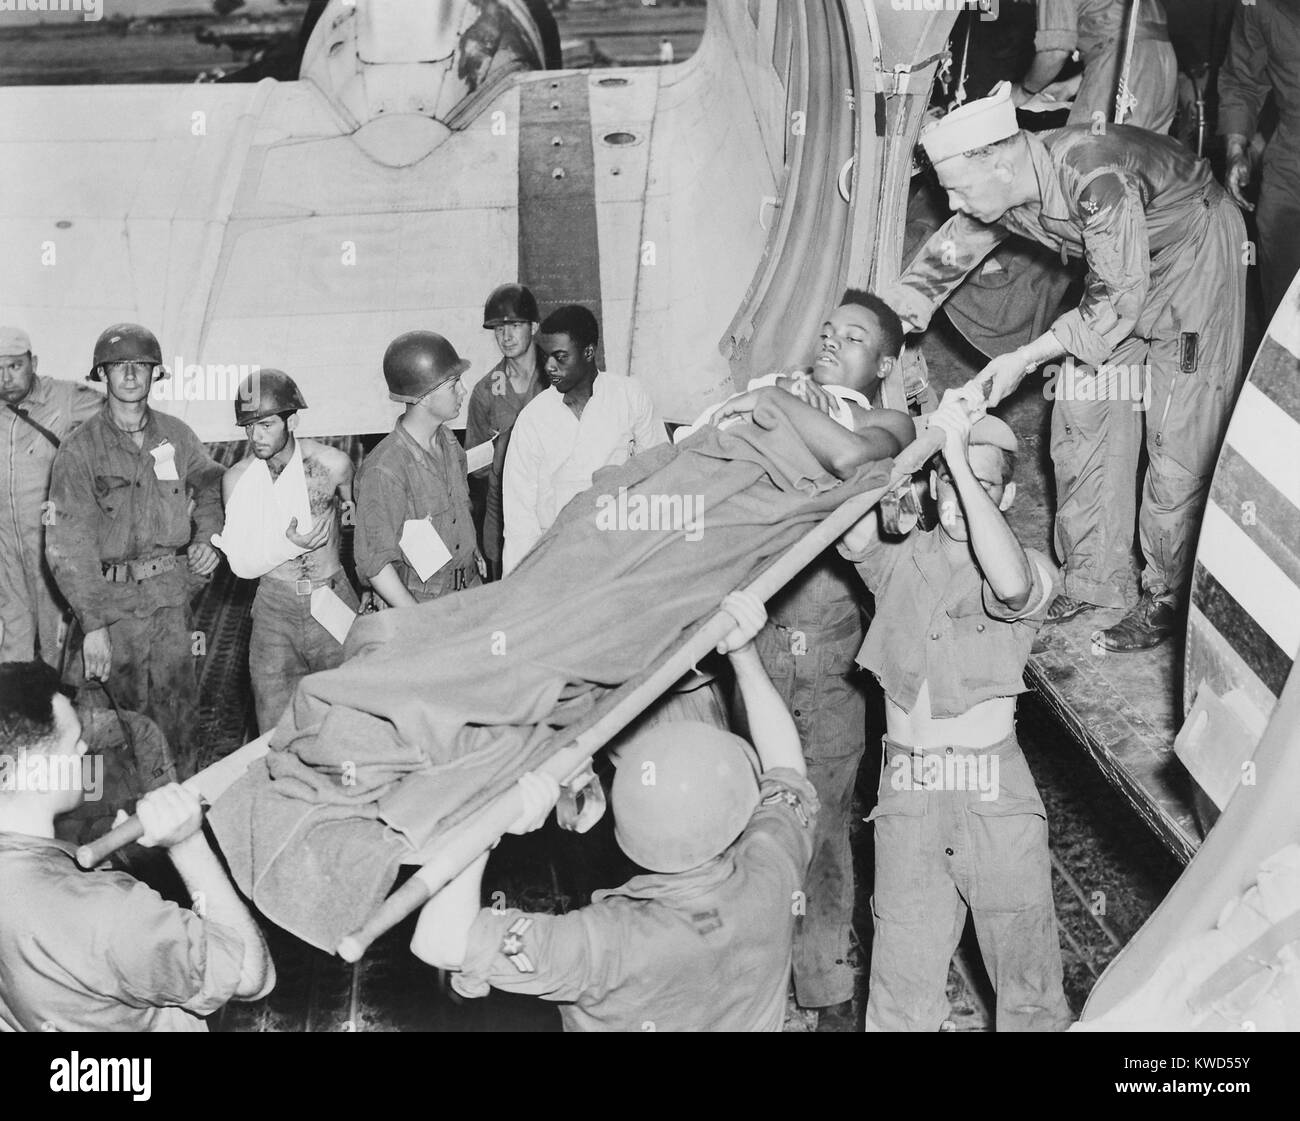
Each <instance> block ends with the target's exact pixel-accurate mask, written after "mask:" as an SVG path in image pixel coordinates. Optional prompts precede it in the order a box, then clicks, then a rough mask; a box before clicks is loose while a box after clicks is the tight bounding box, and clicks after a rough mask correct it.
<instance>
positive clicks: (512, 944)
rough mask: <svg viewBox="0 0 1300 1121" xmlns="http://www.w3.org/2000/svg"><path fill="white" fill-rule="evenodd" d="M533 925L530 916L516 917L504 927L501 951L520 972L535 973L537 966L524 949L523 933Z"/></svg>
mask: <svg viewBox="0 0 1300 1121" xmlns="http://www.w3.org/2000/svg"><path fill="white" fill-rule="evenodd" d="M532 925H533V920H532V919H530V918H518V919H515V921H514V922H512V923H511V924H510V925H509V927H507V928H506V933H505V937H504V938H502V939H501V952H502V953H503V954H505V956H506V958H507V960H508V961H509V962H510V964H511V965H513V966H514V967H515V968H516V969H517V970H519V972H520V973H536V972H537V966H535V965H534V964H533V959H532V958H530V957H529V956H528V954H527V953H526V952H525V950H524V935H525V934H526V933H527V932H528V928H529V927H530V926H532Z"/></svg>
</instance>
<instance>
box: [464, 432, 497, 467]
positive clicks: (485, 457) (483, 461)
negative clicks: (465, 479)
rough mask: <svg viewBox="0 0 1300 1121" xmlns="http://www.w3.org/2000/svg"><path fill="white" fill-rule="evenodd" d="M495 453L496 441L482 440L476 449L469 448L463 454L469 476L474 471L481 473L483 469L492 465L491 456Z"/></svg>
mask: <svg viewBox="0 0 1300 1121" xmlns="http://www.w3.org/2000/svg"><path fill="white" fill-rule="evenodd" d="M495 451H496V440H495V439H491V440H484V441H483V443H481V444H479V445H478V446H477V447H474V448H470V449H469V451H467V452H466V453H465V460H466V462H467V463H468V465H469V466H468V467H467V470H468V471H469V472H470V474H473V473H474V472H475V471H481V470H482V469H483V468H484V467H487V466H489V465H490V464H491V463H492V456H493V454H494V453H495Z"/></svg>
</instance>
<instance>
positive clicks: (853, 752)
mask: <svg viewBox="0 0 1300 1121" xmlns="http://www.w3.org/2000/svg"><path fill="white" fill-rule="evenodd" d="M790 635H791V631H790V629H789V628H786V627H781V626H777V625H774V624H771V623H770V624H769V625H768V626H766V627H764V628H763V630H762V631H760V632H759V635H758V639H757V643H756V645H757V647H758V651H759V654H760V656H761V657H762V659H763V664H764V666H766V667H767V668H768V673H769V675H770V676H771V678H772V684H773V685H775V686H776V689H777V692H778V693H780V694H781V699H782V700H783V701H785V703H786V706H787V707H788V708H789V709H790V715H791V716H793V717H794V722H795V727H796V728H797V729H798V732H799V742H800V743H801V744H802V745H803V749H804V759H805V761H806V763H807V767H808V781H809V782H811V783H812V784H813V789H815V790H816V791H817V800H818V801H819V802H820V803H821V809H820V810H819V811H818V814H817V824H816V826H815V827H814V830H813V855H812V862H811V863H810V864H809V866H808V874H807V876H806V877H805V879H804V896H805V906H806V911H805V913H804V914H803V915H802V916H801V917H800V918H799V919H798V920H797V921H796V923H795V936H794V954H793V959H792V960H793V970H794V991H795V999H796V1000H797V1001H798V1002H799V1004H800V1005H801V1006H802V1007H804V1008H826V1007H829V1006H830V1005H832V1004H839V1003H841V1002H842V1001H846V1000H851V999H852V998H853V989H854V974H853V967H852V965H851V964H850V961H849V950H850V946H851V939H852V934H853V904H854V878H853V848H852V845H851V843H850V836H849V830H850V826H851V823H852V816H853V792H854V786H855V784H856V780H857V775H858V766H859V765H860V764H861V762H862V756H863V754H864V753H865V751H866V722H867V700H866V693H865V691H864V685H865V682H864V677H863V675H862V674H861V673H859V672H857V671H856V670H855V669H854V668H853V661H852V659H853V655H854V654H855V653H856V652H857V647H860V646H861V644H862V634H861V624H860V622H857V621H855V622H854V625H853V627H852V630H851V633H850V634H849V635H848V637H847V640H846V636H845V635H842V634H838V633H836V634H834V635H833V636H830V635H824V634H821V633H819V632H817V631H815V630H813V629H811V628H809V630H808V631H807V632H806V638H807V652H806V653H805V654H803V655H802V656H799V657H791V655H790ZM846 651H847V652H848V655H847V658H846V657H845V652H846Z"/></svg>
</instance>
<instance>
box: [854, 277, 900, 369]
mask: <svg viewBox="0 0 1300 1121" xmlns="http://www.w3.org/2000/svg"><path fill="white" fill-rule="evenodd" d="M845 304H857V305H858V306H859V307H864V308H866V309H867V310H868V311H869V312H871V314H872V315H874V316H875V317H876V322H877V323H879V324H880V334H881V336H882V339H883V342H884V352H885V354H888V355H891V356H897V354H898V352H899V351H900V350H902V349H903V321H902V320H901V319H899V318H898V313H897V312H896V311H894V309H893V308H892V307H890V306H889V305H888V304H887V303H885V301H884V300H882V299H881V298H880V297H879V296H877V295H876V294H875V293H874V292H867V291H864V290H863V289H861V288H846V289H844V295H843V296H841V297H840V306H841V307H843V306H844V305H845Z"/></svg>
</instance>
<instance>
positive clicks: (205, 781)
mask: <svg viewBox="0 0 1300 1121" xmlns="http://www.w3.org/2000/svg"><path fill="white" fill-rule="evenodd" d="M270 747H271V733H270V732H266V733H265V734H263V735H260V736H258V737H257V739H255V740H251V741H250V742H248V743H246V744H244V746H243V747H241V748H239V749H238V750H236V751H232V752H231V753H230V754H229V755H226V756H223V757H222V758H221V759H218V760H217V761H216V762H215V763H213V764H212V766H210V767H204V768H203V770H201V771H200V772H199V773H198V774H196V775H194V776H193V777H192V778H187V779H186V780H185V781H184V782H183V783H181V785H182V786H183V787H185V789H186V790H190V791H193V792H194V793H195V794H196V795H198V797H199V798H200V799H201V800H202V801H204V802H206V803H208V804H211V803H213V802H215V801H216V800H217V799H218V798H220V797H221V795H222V794H224V793H225V792H226V790H227V789H228V788H229V787H230V786H231V785H232V784H233V783H234V782H235V780H236V779H238V778H239V777H240V776H241V775H242V774H243V773H244V772H245V771H247V770H248V767H249V764H251V763H252V762H253V760H255V759H260V758H262V756H263V755H265V754H266V753H267V751H269V750H270ZM143 836H144V826H142V825H141V824H140V819H139V818H138V817H136V816H135V814H132V815H131V816H130V817H128V818H127V819H126V820H125V821H124V822H122V824H121V825H115V826H114V827H113V828H112V829H110V830H109V831H108V832H107V833H105V834H104V835H103V836H102V837H100V838H98V839H97V840H94V841H91V842H90V844H88V845H82V846H81V847H80V848H79V849H77V863H78V864H80V865H81V867H83V868H94V867H95V865H97V864H99V863H101V862H102V861H104V860H107V859H108V858H109V857H110V856H112V855H113V853H115V852H117V850H118V849H121V848H125V847H126V846H127V845H129V844H130V843H131V842H132V841H138V840H139V839H140V838H141V837H143Z"/></svg>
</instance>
